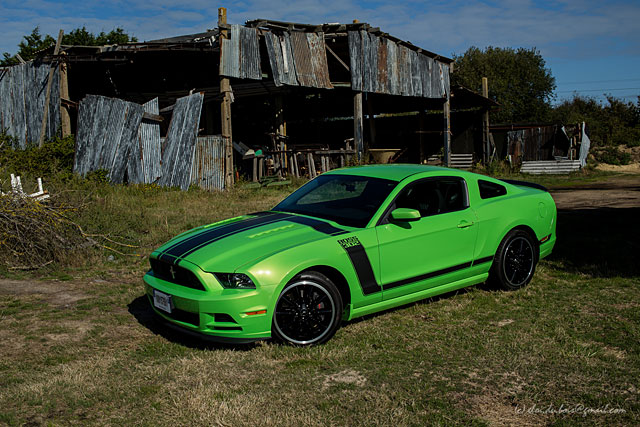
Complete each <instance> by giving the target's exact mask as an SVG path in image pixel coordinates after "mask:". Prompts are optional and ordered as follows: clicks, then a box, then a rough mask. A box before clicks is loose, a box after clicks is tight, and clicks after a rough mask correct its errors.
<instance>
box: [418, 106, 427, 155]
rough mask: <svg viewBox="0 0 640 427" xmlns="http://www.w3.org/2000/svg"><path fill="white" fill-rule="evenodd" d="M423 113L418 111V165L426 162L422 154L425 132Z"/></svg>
mask: <svg viewBox="0 0 640 427" xmlns="http://www.w3.org/2000/svg"><path fill="white" fill-rule="evenodd" d="M425 116H426V114H425V112H424V110H420V111H419V112H418V144H419V149H420V164H422V163H424V161H425V160H426V156H425V154H424V141H425V139H426V138H425V137H424V136H425V131H424V122H425Z"/></svg>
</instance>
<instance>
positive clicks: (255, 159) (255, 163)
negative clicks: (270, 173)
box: [252, 157, 258, 182]
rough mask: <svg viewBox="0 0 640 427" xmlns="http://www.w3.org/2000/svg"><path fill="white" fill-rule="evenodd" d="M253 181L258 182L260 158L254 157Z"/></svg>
mask: <svg viewBox="0 0 640 427" xmlns="http://www.w3.org/2000/svg"><path fill="white" fill-rule="evenodd" d="M252 180H253V182H258V158H257V157H254V158H253V178H252Z"/></svg>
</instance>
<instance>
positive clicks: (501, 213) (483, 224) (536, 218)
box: [467, 177, 556, 258]
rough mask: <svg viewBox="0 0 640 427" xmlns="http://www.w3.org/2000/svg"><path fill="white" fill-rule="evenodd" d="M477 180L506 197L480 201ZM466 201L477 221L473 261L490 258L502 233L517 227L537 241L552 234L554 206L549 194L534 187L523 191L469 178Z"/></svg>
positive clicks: (504, 233) (516, 187)
mask: <svg viewBox="0 0 640 427" xmlns="http://www.w3.org/2000/svg"><path fill="white" fill-rule="evenodd" d="M478 179H484V180H487V181H491V182H495V183H496V184H500V185H502V186H504V187H506V189H507V194H505V195H503V196H498V197H493V198H490V199H482V198H481V197H480V191H479V188H478ZM467 183H468V187H469V201H470V204H471V207H472V208H473V209H474V211H475V213H476V216H477V219H478V227H479V229H478V240H477V244H476V250H475V258H482V257H486V256H492V255H494V254H495V253H496V250H497V249H498V246H499V245H500V242H501V241H502V239H504V237H505V236H506V234H507V233H508V232H509V231H511V230H512V229H514V228H516V227H519V226H526V227H528V228H531V229H532V230H533V231H534V233H535V234H536V238H537V240H538V241H539V240H540V239H542V238H543V237H545V236H548V235H549V234H553V235H555V226H556V206H555V203H554V201H553V198H552V197H551V195H550V194H549V193H547V192H545V191H542V190H538V189H534V188H523V187H518V186H515V185H511V184H507V183H505V182H502V181H499V180H496V179H493V178H489V177H478V178H476V177H473V178H470V179H468V181H467Z"/></svg>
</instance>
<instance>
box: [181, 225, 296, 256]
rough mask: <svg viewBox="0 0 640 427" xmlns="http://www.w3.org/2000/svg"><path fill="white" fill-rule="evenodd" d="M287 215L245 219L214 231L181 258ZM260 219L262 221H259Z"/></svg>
mask: <svg viewBox="0 0 640 427" xmlns="http://www.w3.org/2000/svg"><path fill="white" fill-rule="evenodd" d="M285 217H286V215H285V214H276V215H273V216H270V217H266V218H256V220H255V221H253V220H247V221H244V226H242V225H243V224H237V226H236V227H231V228H228V229H226V230H221V231H220V232H219V233H213V234H211V235H210V237H209V239H208V240H203V241H202V242H201V243H200V244H199V245H197V246H193V247H191V248H190V249H189V250H187V251H186V252H184V253H183V254H182V255H180V258H184V257H186V256H188V255H190V254H192V253H194V252H195V251H197V250H198V249H201V248H203V247H205V246H207V245H210V244H211V243H213V242H217V241H218V240H221V239H223V238H225V237H229V236H231V235H233V234H237V233H240V232H243V231H247V230H251V229H254V228H257V227H260V226H263V225H267V224H273V223H274V222H280V221H282V220H283V219H286V218H285ZM258 219H259V220H260V221H258Z"/></svg>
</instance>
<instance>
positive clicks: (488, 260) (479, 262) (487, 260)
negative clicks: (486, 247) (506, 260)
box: [473, 255, 493, 265]
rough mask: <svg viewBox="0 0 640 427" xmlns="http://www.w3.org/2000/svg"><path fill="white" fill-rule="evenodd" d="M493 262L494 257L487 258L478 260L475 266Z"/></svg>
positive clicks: (474, 262)
mask: <svg viewBox="0 0 640 427" xmlns="http://www.w3.org/2000/svg"><path fill="white" fill-rule="evenodd" d="M491 261H493V255H491V256H486V257H484V258H478V259H477V260H475V261H473V265H478V264H484V263H485V262H491Z"/></svg>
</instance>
